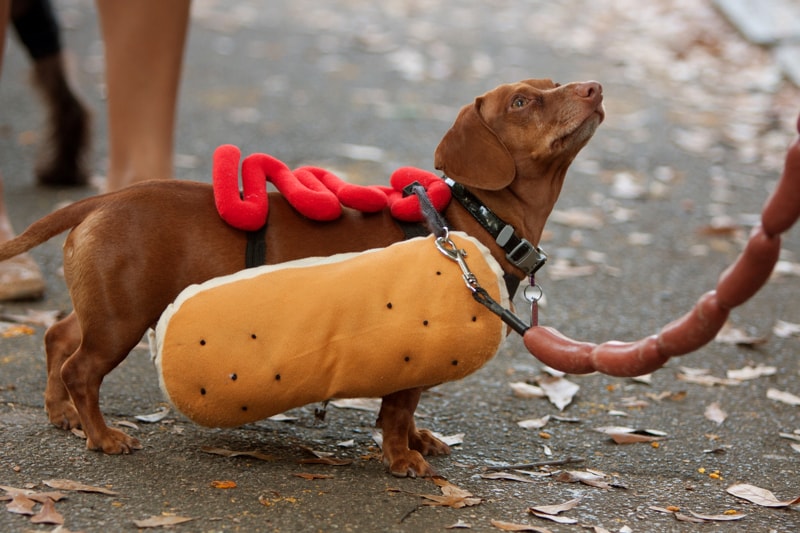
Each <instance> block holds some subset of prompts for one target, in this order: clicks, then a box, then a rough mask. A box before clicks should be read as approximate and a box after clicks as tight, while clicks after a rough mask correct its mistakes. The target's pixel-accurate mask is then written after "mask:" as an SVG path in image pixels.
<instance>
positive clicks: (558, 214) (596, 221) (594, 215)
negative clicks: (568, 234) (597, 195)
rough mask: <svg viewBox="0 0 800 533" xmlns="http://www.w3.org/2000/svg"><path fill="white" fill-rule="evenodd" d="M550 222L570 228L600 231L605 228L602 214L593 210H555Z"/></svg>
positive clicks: (551, 214)
mask: <svg viewBox="0 0 800 533" xmlns="http://www.w3.org/2000/svg"><path fill="white" fill-rule="evenodd" d="M550 220H551V221H552V222H555V223H556V224H561V225H562V226H567V227H570V228H579V229H599V228H600V227H601V226H603V215H602V213H601V212H600V211H599V210H597V209H591V208H580V207H576V208H572V209H554V210H553V212H552V213H550Z"/></svg>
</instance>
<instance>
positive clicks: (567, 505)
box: [529, 498, 581, 515]
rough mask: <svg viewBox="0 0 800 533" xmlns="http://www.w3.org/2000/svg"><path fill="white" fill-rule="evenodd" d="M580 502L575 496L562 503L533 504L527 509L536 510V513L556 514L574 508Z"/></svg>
mask: <svg viewBox="0 0 800 533" xmlns="http://www.w3.org/2000/svg"><path fill="white" fill-rule="evenodd" d="M580 502H581V499H580V498H575V499H572V500H569V501H566V502H564V503H558V504H555V505H534V506H532V507H530V508H529V510H533V511H536V512H538V513H544V514H550V515H556V514H561V513H563V512H564V511H569V510H570V509H574V508H575V507H577V506H578V504H579V503H580Z"/></svg>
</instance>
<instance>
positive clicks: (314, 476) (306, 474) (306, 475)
mask: <svg viewBox="0 0 800 533" xmlns="http://www.w3.org/2000/svg"><path fill="white" fill-rule="evenodd" d="M292 475H293V476H294V477H299V478H302V479H307V480H309V481H311V480H314V479H333V475H331V474H312V473H309V472H294V473H292Z"/></svg>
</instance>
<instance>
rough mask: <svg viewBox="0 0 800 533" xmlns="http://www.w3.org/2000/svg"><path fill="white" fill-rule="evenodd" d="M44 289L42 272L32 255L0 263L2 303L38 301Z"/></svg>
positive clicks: (19, 256)
mask: <svg viewBox="0 0 800 533" xmlns="http://www.w3.org/2000/svg"><path fill="white" fill-rule="evenodd" d="M44 288H45V284H44V277H43V276H42V271H41V270H40V269H39V266H38V265H37V264H36V262H35V261H34V260H33V258H32V257H31V256H30V255H28V254H22V255H18V256H16V257H12V258H11V259H7V260H6V261H2V262H0V301H10V300H38V299H39V298H41V297H42V296H43V295H44Z"/></svg>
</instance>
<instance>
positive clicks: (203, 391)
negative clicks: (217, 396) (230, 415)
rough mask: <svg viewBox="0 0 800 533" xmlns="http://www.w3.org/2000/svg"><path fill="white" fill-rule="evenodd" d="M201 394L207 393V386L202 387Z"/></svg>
mask: <svg viewBox="0 0 800 533" xmlns="http://www.w3.org/2000/svg"><path fill="white" fill-rule="evenodd" d="M200 394H201V395H203V396H205V395H206V388H205V387H200Z"/></svg>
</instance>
